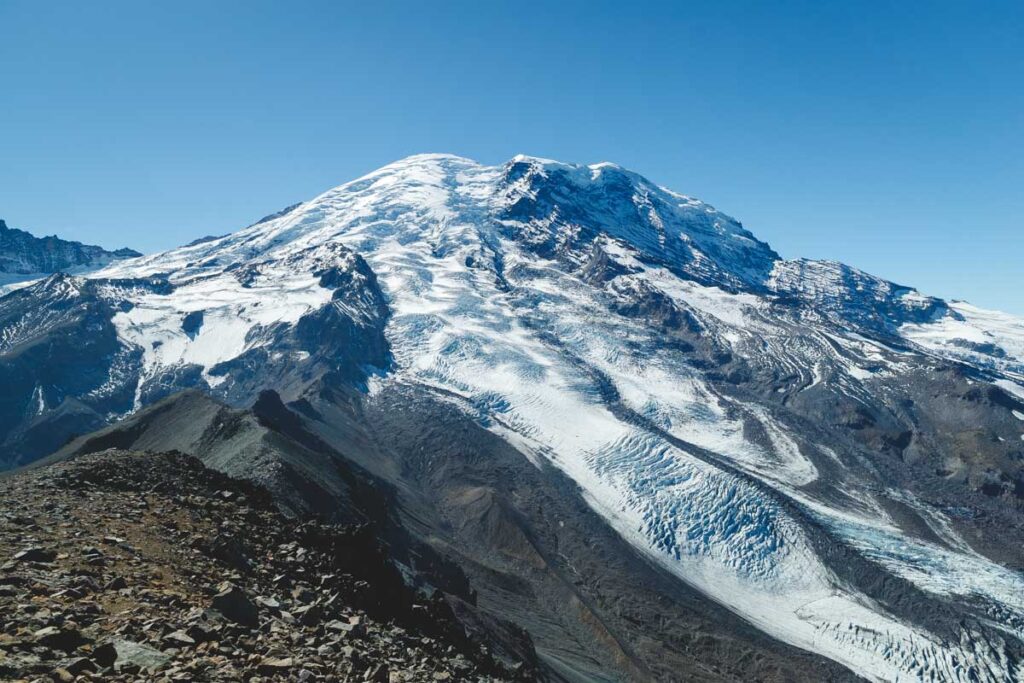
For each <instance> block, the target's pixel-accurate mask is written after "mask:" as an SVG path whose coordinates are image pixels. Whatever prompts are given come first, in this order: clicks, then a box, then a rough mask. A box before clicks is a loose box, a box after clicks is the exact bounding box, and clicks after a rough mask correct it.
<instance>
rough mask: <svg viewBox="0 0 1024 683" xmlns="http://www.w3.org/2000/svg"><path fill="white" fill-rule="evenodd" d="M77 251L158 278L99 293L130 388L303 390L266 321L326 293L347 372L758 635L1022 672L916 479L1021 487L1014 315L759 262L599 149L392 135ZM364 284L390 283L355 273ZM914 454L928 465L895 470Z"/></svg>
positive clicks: (281, 332)
mask: <svg viewBox="0 0 1024 683" xmlns="http://www.w3.org/2000/svg"><path fill="white" fill-rule="evenodd" d="M357 255H358V257H361V259H362V260H365V266H367V267H368V268H363V266H361V265H359V264H357V263H356V259H357ZM330 268H334V269H335V271H336V273H349V274H351V273H355V275H349V276H346V277H347V280H346V282H348V285H347V287H348V289H347V290H346V291H347V292H349V294H348V295H346V296H339V295H338V294H337V293H336V292H337V289H336V288H337V284H336V283H333V282H331V283H327V284H325V279H324V278H325V275H324V273H325V272H326V271H327V270H328V269H330ZM93 277H94V278H95V279H96V280H97V281H104V282H117V281H128V280H137V279H140V278H150V279H156V280H160V281H166V282H167V283H168V287H167V288H166V289H161V288H155V289H154V288H151V289H147V290H139V289H137V290H133V291H127V290H125V291H122V292H121V293H120V294H118V295H116V296H120V297H122V298H123V299H124V300H125V301H128V302H130V305H125V306H121V307H120V308H119V309H118V310H117V311H116V313H115V314H114V315H113V316H112V322H113V325H114V326H115V328H116V333H117V336H118V339H119V340H120V341H121V343H122V344H123V345H124V347H125V348H127V349H135V350H136V354H135V355H134V356H132V357H131V360H130V362H129V361H126V363H127V364H128V365H127V366H126V367H128V366H130V367H132V368H136V367H137V372H136V371H134V370H133V371H132V372H133V373H135V374H132V375H131V380H130V381H131V383H132V401H131V403H132V406H131V408H130V409H134V408H137V407H138V406H140V405H142V404H145V403H147V402H149V401H150V400H152V397H156V396H159V395H162V394H163V393H166V391H158V390H157V389H159V388H161V387H163V388H167V387H177V386H185V385H187V384H188V383H189V382H191V383H192V384H193V385H198V386H205V387H207V388H208V389H209V390H211V391H214V392H218V391H219V392H222V393H223V394H224V395H226V396H228V397H231V398H234V399H237V400H242V399H244V398H245V396H246V392H249V393H251V392H255V391H256V390H257V389H258V388H259V387H260V386H262V385H268V386H270V385H274V382H276V381H281V382H286V384H287V387H286V388H287V389H288V390H289V392H290V397H292V398H295V397H298V396H301V395H302V391H303V389H304V387H305V386H307V383H308V382H312V381H313V379H314V378H315V377H319V376H322V374H323V373H324V372H329V371H330V370H331V368H330V367H329V366H330V364H331V356H325V357H323V358H320V359H319V360H318V364H317V366H316V369H315V371H314V370H310V371H309V372H308V373H306V374H303V375H300V376H295V375H292V374H288V373H287V372H286V370H285V369H287V368H289V367H291V365H290V364H293V363H295V364H302V363H308V362H309V358H310V354H311V353H315V347H310V346H308V345H303V344H299V343H297V342H294V343H293V342H289V343H287V344H284V343H283V342H282V339H284V338H286V337H287V338H288V339H291V338H292V337H294V336H295V335H294V334H292V333H291V332H285V331H286V330H291V329H293V328H297V327H299V326H300V321H303V320H308V319H309V316H311V315H317V314H318V313H317V312H318V311H323V310H325V309H327V308H331V309H333V310H335V311H339V312H340V313H338V314H339V315H344V316H345V320H350V321H354V322H352V323H351V324H352V325H354V326H355V327H354V328H353V329H356V328H358V329H362V327H360V326H364V327H366V328H367V329H369V328H370V327H372V326H373V325H374V324H376V322H379V321H383V320H386V324H384V323H382V324H384V325H385V326H384V327H383V329H384V336H385V338H386V343H387V346H388V349H389V351H390V356H387V357H385V356H383V355H382V354H380V353H362V354H361V355H360V359H359V361H358V363H356V364H355V365H358V366H359V367H361V368H363V369H364V370H365V372H364V374H363V376H364V377H365V378H366V384H364V386H365V387H366V390H367V391H369V392H370V393H371V394H372V393H373V392H374V391H377V390H379V388H380V387H381V386H382V385H383V384H385V383H416V384H420V385H426V386H429V387H435V388H437V389H438V390H441V391H443V392H444V394H445V395H446V396H451V397H454V398H455V400H458V401H459V402H460V405H461V406H462V407H463V408H464V410H465V411H466V412H467V413H469V414H471V415H472V416H473V417H474V418H475V419H478V420H479V421H481V422H482V423H483V424H485V425H486V426H487V427H488V428H489V429H491V430H493V431H494V432H495V433H496V434H498V435H500V436H502V437H503V438H505V439H506V440H508V441H509V442H510V443H512V444H514V445H515V446H516V447H517V448H518V449H520V450H521V451H522V453H523V454H524V457H527V458H530V459H531V460H532V461H533V462H535V463H538V464H540V463H543V462H548V463H551V464H553V465H554V466H556V467H557V468H559V469H561V470H562V471H564V472H565V473H566V474H568V475H569V476H570V477H571V478H572V479H573V480H575V482H577V483H578V485H579V486H580V487H581V489H582V491H583V494H584V495H585V497H586V498H587V500H588V501H589V503H590V504H591V506H592V507H593V508H594V509H595V510H596V511H598V512H599V513H600V514H601V515H602V516H604V518H606V519H607V521H608V522H609V523H610V524H611V525H612V526H613V527H614V528H615V529H616V530H617V531H618V532H619V533H620V534H621V535H622V536H623V537H625V538H626V539H627V540H629V541H630V542H631V543H632V544H634V545H635V546H636V547H637V548H639V549H641V550H642V551H643V552H644V553H646V554H647V555H648V556H649V557H650V558H651V559H652V560H653V561H654V562H656V563H658V564H660V565H661V566H663V567H664V568H666V569H667V570H668V571H670V572H672V573H673V574H675V575H676V576H678V578H679V579H680V580H681V581H684V582H686V583H688V584H690V585H692V586H694V587H696V588H698V589H699V590H700V591H702V592H704V593H706V594H707V595H709V596H711V597H712V598H714V599H715V600H716V601H718V602H720V603H722V604H724V605H726V606H727V607H728V608H730V609H731V610H733V611H735V612H736V613H738V614H739V615H741V616H743V617H744V618H745V619H747V620H748V621H750V622H751V623H753V624H755V625H756V626H757V627H759V628H760V629H762V630H764V631H765V632H767V633H769V634H771V635H773V636H775V637H777V638H779V639H781V640H784V641H786V642H789V643H791V644H794V645H797V646H799V647H802V648H805V649H807V650H811V651H814V652H818V653H821V654H823V655H825V656H827V657H829V658H831V659H834V660H836V661H839V662H841V663H843V664H845V665H847V666H848V667H850V668H851V669H853V670H854V671H856V672H857V673H859V674H861V675H863V676H865V677H868V678H872V679H877V680H929V681H932V680H934V681H1006V680H1015V679H1019V678H1020V677H1021V676H1022V675H1024V674H1022V669H1021V666H1022V665H1021V662H1020V659H1019V657H1020V651H1021V640H1022V639H1024V579H1022V576H1021V574H1020V572H1019V570H1018V565H1016V564H1015V561H1014V559H1013V558H1012V557H1009V558H1008V557H1007V556H1004V555H999V553H997V552H995V551H993V550H992V549H991V548H990V547H989V545H993V544H991V543H989V544H988V545H986V543H985V542H982V541H983V539H984V538H991V536H985V534H987V533H989V532H988V531H983V530H982V531H979V528H978V527H977V522H976V521H974V519H973V518H967V517H965V516H964V515H962V514H960V513H958V512H957V510H955V509H953V507H943V506H942V505H937V504H934V503H931V502H924V501H925V499H929V495H930V493H929V492H931V491H933V490H934V491H941V492H942V495H943V496H947V493H948V490H951V489H949V487H952V486H954V483H955V485H956V486H961V485H962V486H963V487H964V490H965V491H969V492H970V495H975V493H976V492H977V490H979V488H978V487H982V486H987V485H992V486H997V488H998V486H1003V488H1002V489H998V490H999V491H1000V493H998V494H997V495H1000V496H1009V497H1010V499H1012V497H1013V495H1015V494H1014V493H1013V491H1012V490H1011V489H1012V482H1011V483H1010V484H1006V483H1005V482H1004V483H1002V484H1000V483H999V482H1000V481H1001V480H998V479H996V480H995V481H996V483H995V484H992V483H990V482H989V480H988V479H985V477H988V476H989V475H988V474H986V473H987V472H988V471H989V470H988V469H986V468H989V469H991V468H990V462H998V463H1002V462H1003V461H1004V460H1003V459H1005V461H1006V462H1011V461H1012V456H1013V454H1014V453H1020V444H1021V443H1022V441H1021V438H1022V436H1021V435H1022V434H1024V421H1021V417H1022V416H1024V404H1019V399H1020V397H1022V396H1024V388H1022V383H1021V380H1022V373H1024V323H1022V322H1021V321H1019V320H1015V319H1012V318H1010V317H1009V316H1004V315H1001V314H994V313H988V312H985V311H980V310H978V309H974V308H972V307H969V306H966V305H963V304H946V303H945V302H942V301H940V300H937V299H932V298H929V297H925V296H922V295H920V294H918V293H917V292H915V291H914V290H911V289H909V288H905V287H900V286H897V285H894V284H892V283H889V282H886V281H883V280H879V279H877V278H873V277H872V276H870V275H867V274H865V273H861V272H859V271H856V270H854V269H852V268H848V267H846V266H842V265H841V264H834V263H823V262H814V261H784V260H781V259H780V258H779V256H778V255H777V254H775V252H773V251H772V250H771V249H770V248H769V247H768V246H767V245H766V244H764V243H762V242H759V241H758V240H757V239H756V238H754V236H753V235H751V234H750V233H749V232H748V231H747V230H745V229H744V228H743V227H742V226H741V225H739V224H738V223H737V222H736V221H735V220H733V219H732V218H729V217H728V216H725V215H724V214H721V213H719V212H718V211H716V210H715V209H713V208H712V207H710V206H708V205H706V204H704V203H702V202H700V201H698V200H695V199H692V198H689V197H686V196H683V195H679V194H676V193H674V192H671V191H669V190H666V189H664V188H660V187H658V186H656V185H654V184H652V183H650V182H649V181H647V180H646V179H644V178H642V177H640V176H638V175H636V174H633V173H631V172H629V171H626V170H624V169H621V168H620V167H618V166H615V165H613V164H597V165H593V166H574V165H567V164H561V163H558V162H553V161H547V160H540V159H533V158H529V157H517V158H515V159H513V160H511V161H510V162H508V163H506V164H504V165H502V166H497V167H488V166H482V165H479V164H476V163H474V162H472V161H469V160H466V159H461V158H458V157H452V156H444V155H423V156H416V157H411V158H409V159H405V160H403V161H401V162H398V163H395V164H392V165H390V166H387V167H385V168H382V169H380V170H379V171H376V172H374V173H371V174H369V175H367V176H365V177H363V178H360V179H358V180H355V181H353V182H351V183H348V184H346V185H342V186H340V187H338V188H336V189H333V190H330V191H328V192H326V193H324V194H322V195H320V196H319V197H316V198H315V199H313V200H311V201H309V202H306V203H303V204H300V205H298V206H297V207H295V208H293V209H292V210H291V211H289V212H287V213H285V214H284V215H281V216H279V217H276V218H272V219H270V220H267V221H265V222H261V223H258V224H256V225H254V226H251V227H249V228H246V229H244V230H242V231H240V232H238V233H235V234H232V235H230V236H227V237H224V238H220V239H216V240H212V241H207V242H203V243H201V244H197V245H194V246H190V247H187V248H181V249H177V250H173V251H170V252H167V253H163V254H158V255H155V256H150V257H144V258H141V259H135V260H133V261H130V262H125V263H119V264H116V265H113V266H111V267H109V268H107V269H106V270H104V271H102V272H100V273H98V274H96V275H95V276H93ZM370 280H373V284H374V286H377V285H379V289H380V291H381V292H382V294H383V301H379V300H378V299H377V298H376V297H375V295H373V294H372V293H369V294H365V295H360V294H359V292H360V291H361V290H360V289H359V287H360V286H363V285H365V284H366V283H367V282H369V281H370ZM105 286H109V287H113V286H114V285H105ZM111 296H115V295H113V294H111ZM116 296H115V298H116ZM288 335H291V336H288ZM353 338H354V339H362V337H359V336H358V335H354V336H353ZM360 343H364V342H360ZM332 353H344V348H343V347H340V346H339V347H336V348H335V350H334V351H333V352H332ZM253 354H258V355H259V358H261V359H263V360H262V361H261V362H264V361H265V362H267V363H269V364H270V365H271V366H272V367H274V368H278V369H277V370H274V372H273V373H271V377H270V378H269V379H266V380H265V381H264V380H261V379H260V377H261V376H260V374H259V372H257V371H256V370H254V369H253V367H252V366H251V364H250V365H246V364H245V363H241V362H239V359H245V358H252V357H253ZM275 363H276V365H275ZM133 364H134V365H133ZM371 366H372V367H371ZM303 367H306V366H303ZM310 367H312V366H310ZM239 368H244V372H245V373H246V374H245V377H246V378H247V379H246V380H245V382H244V383H241V385H239V384H238V383H236V382H235V376H236V375H235V373H236V372H242V370H240V369H239ZM940 370H941V371H940ZM183 376H187V381H185V380H182V379H181V378H182V377H183ZM169 378H170V379H169ZM281 378H285V379H281ZM239 387H240V388H239ZM978 387H987V388H990V389H991V390H992V391H997V392H999V394H998V396H999V397H1000V398H999V400H998V401H995V403H992V405H993V406H994V407H991V408H990V407H989V404H990V403H991V402H992V401H994V399H992V400H991V401H990V397H989V395H988V394H984V395H982V396H981V397H980V398H978V399H977V400H976V401H974V403H971V404H970V406H971V407H970V410H972V411H984V416H985V417H984V420H985V422H984V425H985V429H987V430H988V431H989V432H991V434H992V435H993V438H992V440H991V442H992V443H991V444H989V443H988V442H987V441H986V444H987V445H985V446H984V448H983V449H982V450H980V451H978V452H980V453H983V454H984V455H985V457H986V458H990V460H985V461H984V462H982V463H981V464H979V462H980V461H979V460H978V459H977V458H978V457H981V456H977V457H976V458H974V459H970V458H967V457H966V456H961V455H958V454H959V453H961V451H959V450H957V448H960V446H957V445H956V444H961V443H962V442H963V439H966V438H968V437H966V436H963V437H961V436H960V435H961V433H963V434H967V433H973V432H971V431H970V430H971V429H973V428H974V427H976V426H977V424H976V423H977V419H981V418H973V417H971V416H973V415H974V414H975V413H970V414H968V413H965V412H961V413H957V410H961V409H959V408H956V406H953V405H952V404H949V405H947V404H946V403H943V401H945V400H946V399H945V398H944V397H945V396H947V395H949V396H953V393H950V392H954V393H955V392H962V393H963V395H964V396H969V395H970V392H971V391H975V390H977V389H978ZM997 387H1002V389H998V388H997ZM987 390H988V389H986V391H987ZM1004 390H1005V391H1004ZM926 395H927V397H928V398H927V399H925V398H922V397H924V396H926ZM957 395H958V396H959V394H957ZM1015 395H1016V398H1014V396H1015ZM907 400H909V401H910V404H907V403H906V401H907ZM949 400H951V401H952V400H953V399H949ZM958 400H959V399H958ZM967 400H968V399H966V398H965V399H964V401H965V403H964V405H968V403H966V401H967ZM999 401H1002V403H1000V402H999ZM37 402H38V399H37ZM957 405H959V404H957ZM979 406H981V407H979ZM963 410H967V409H966V408H964V409H963ZM915 411H919V412H920V413H921V415H925V413H926V416H924V417H922V416H921V415H919V414H918V412H915ZM979 414H980V413H979ZM960 415H968V418H969V419H973V420H975V424H974V425H964V426H962V427H961V425H960V423H959V422H958V420H960V419H961V418H960V417H959V416H960ZM968 418H964V419H968ZM928 420H934V421H935V422H934V424H933V423H932V422H928ZM904 424H914V425H915V426H914V427H913V428H909V429H908V428H906V427H904V426H901V425H904ZM951 435H952V436H951ZM972 438H973V437H972ZM996 438H998V439H1001V441H996ZM1014 441H1015V442H1014ZM985 449H989V450H985ZM999 449H1002V450H999ZM964 452H966V451H964ZM971 452H972V453H974V451H971ZM936 454H938V455H936ZM940 456H941V457H940ZM972 457H973V456H972ZM931 458H938V459H939V460H941V462H940V463H937V464H935V465H932V464H928V465H927V467H928V471H929V472H930V473H931V472H933V471H934V472H936V473H938V474H929V476H933V477H934V478H935V482H936V483H935V484H934V488H927V487H926V484H925V483H920V482H917V481H916V479H915V478H914V477H910V476H908V478H907V483H904V482H903V481H901V480H900V479H899V478H897V477H895V475H891V474H890V473H891V472H895V471H900V472H902V471H904V470H903V469H901V468H904V466H907V467H909V466H912V465H914V466H916V465H915V463H931V462H932V460H930V459H931ZM1000 458H1003V459H1000ZM1007 467H1010V465H1007ZM1000 471H1002V472H1004V475H1005V476H1010V477H1011V478H1012V472H1014V471H1015V470H1010V469H1006V470H1000ZM1006 472H1010V474H1009V475H1007V474H1005V473H1006ZM972 477H973V479H972ZM978 478H981V479H978ZM982 479H984V481H982ZM928 481H930V480H928ZM927 486H931V484H928V485H927ZM1022 486H1024V485H1022ZM995 490H996V489H992V491H995ZM1022 490H1024V489H1022ZM986 491H988V489H986ZM935 495H936V496H938V494H935ZM977 495H978V496H982V494H980V493H977ZM986 495H987V493H986ZM990 497H991V496H990ZM946 499H947V498H942V500H946ZM929 500H931V499H929ZM936 500H938V498H936ZM979 539H982V540H979Z"/></svg>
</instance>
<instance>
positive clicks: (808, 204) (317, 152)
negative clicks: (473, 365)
mask: <svg viewBox="0 0 1024 683" xmlns="http://www.w3.org/2000/svg"><path fill="white" fill-rule="evenodd" d="M426 151H436V152H453V153H456V154H461V155H463V156H468V157H471V158H474V159H477V160H479V161H482V162H486V163H499V162H501V161H504V160H506V159H507V158H509V157H511V156H513V155H514V154H516V153H519V152H522V153H526V154H533V155H537V156H545V157H552V158H557V159H561V160H564V161H574V162H581V163H582V162H596V161H602V160H608V161H615V162H617V163H620V164H622V165H624V166H627V167H629V168H632V169H633V170H636V171H638V172H640V173H643V174H644V175H646V176H648V177H649V178H651V179H652V180H654V181H656V182H658V183H661V184H664V185H667V186H669V187H671V188H673V189H676V190H678V191H681V192H685V193H687V194H691V195H694V196H697V197H700V198H702V199H705V200H706V201H709V202H711V203H712V204H714V205H715V206H717V207H718V208H720V209H722V210H723V211H725V212H727V213H730V214H732V215H734V216H735V217H737V218H739V219H740V220H742V221H743V222H744V224H745V225H746V226H747V227H748V228H750V229H751V230H753V231H754V232H755V233H756V234H757V235H758V236H759V237H761V238H762V239H765V240H767V241H769V242H770V243H771V244H772V245H773V246H774V247H775V248H776V250H778V251H779V252H780V253H782V254H783V256H787V257H796V256H808V257H814V258H834V259H839V260H842V261H845V262H847V263H850V264H852V265H855V266H858V267H860V268H863V269H865V270H868V271H870V272H873V273H876V274H878V275H882V276H885V277H888V278H890V279H894V280H896V281H898V282H901V283H904V284H909V285H913V286H917V287H918V288H919V289H921V290H922V291H924V292H927V293H931V294H937V295H940V296H944V297H949V298H964V299H967V300H969V301H972V302H974V303H976V304H978V305H982V306H986V307H993V308H1001V309H1004V310H1008V311H1013V312H1016V313H1021V314H1024V268H1022V261H1024V219H1022V216H1024V3H1022V2H1020V1H1019V0H1015V1H1013V2H998V1H994V2H988V1H986V2H980V3H971V2H910V1H907V2H892V3H885V2H847V3H840V2H820V1H814V2H810V1H809V2H782V3H768V2H758V3H753V2H751V3H741V2H707V3H685V2H664V3H658V2H652V3H625V2H557V3H554V2H552V3H531V2H523V1H519V2H495V3H480V2H465V3H446V2H415V3H408V4H406V3H401V4H399V3H390V2H379V3H371V2H360V3H352V4H348V3H342V2H322V3H321V2H278V3H263V2H251V1H247V2H244V3H243V2H199V3H193V2H185V1H181V0H179V1H177V2H164V3H155V2H141V3H140V2H107V1H103V2H92V3H86V2H77V1H76V2H61V3H55V2H46V1H44V0H26V1H24V2H22V1H12V0H0V217H4V218H6V219H7V220H8V222H9V223H10V224H11V225H13V226H17V227H24V228H27V229H30V230H32V231H33V232H35V233H36V234H44V233H45V234H53V233H57V234H59V235H61V236H63V237H67V238H73V239H78V240H84V241H87V242H97V243H100V244H103V245H105V246H122V245H125V246H132V247H135V248H137V249H140V250H145V251H151V250H157V249H162V248H166V247H171V246H174V245H177V244H181V243H183V242H186V241H189V240H191V239H193V238H195V237H198V236H200V235H205V234H209V233H224V232H229V231H231V230H234V229H237V228H239V227H241V226H244V225H246V224H248V223H250V222H252V221H253V220H254V219H257V218H259V217H260V216H262V215H264V214H266V213H270V212H272V211H274V210H276V209H278V208H281V207H283V206H285V205H288V204H291V203H293V202H296V201H300V200H303V199H307V198H310V197H312V196H314V195H316V194H317V193H319V192H320V191H322V190H324V189H327V188H329V187H332V186H334V185H337V184H340V183H341V182H344V181H346V180H349V179H352V178H354V177H356V176H358V175H361V174H363V173H365V172H367V171H370V170H372V169H374V168H376V167H378V166H380V165H383V164H385V163H387V162H389V161H393V160H395V159H398V158H401V157H403V156H407V155H409V154H414V153H418V152H426Z"/></svg>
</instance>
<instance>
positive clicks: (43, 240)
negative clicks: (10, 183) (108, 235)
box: [0, 219, 142, 289]
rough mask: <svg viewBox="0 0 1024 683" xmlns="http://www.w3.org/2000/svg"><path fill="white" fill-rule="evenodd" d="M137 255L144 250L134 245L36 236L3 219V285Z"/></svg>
mask: <svg viewBox="0 0 1024 683" xmlns="http://www.w3.org/2000/svg"><path fill="white" fill-rule="evenodd" d="M138 256H142V254H140V253H139V252H137V251H134V250H132V249H117V250H114V251H108V250H106V249H104V248H102V247H98V246H94V245H88V244H82V243H81V242H75V241H72V240H64V239H61V238H59V237H57V236H56V235H51V236H48V237H36V236H34V235H32V234H31V233H29V232H27V231H25V230H19V229H17V228H12V227H10V226H8V225H7V222H6V221H4V220H3V219H0V278H2V279H0V286H2V285H10V284H12V283H16V282H19V281H28V280H33V279H38V278H40V277H43V276H45V275H50V274H52V273H57V272H75V273H81V272H88V271H89V270H95V269H97V268H101V267H103V266H106V265H109V264H110V263H113V262H114V261H120V260H124V259H130V258H136V257H138ZM8 289H9V287H8Z"/></svg>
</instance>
